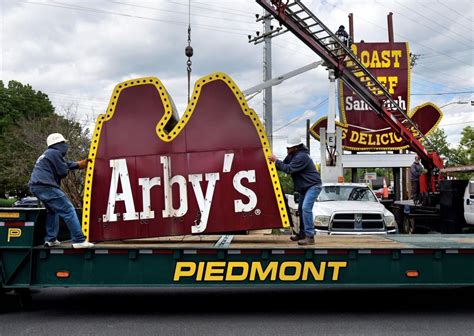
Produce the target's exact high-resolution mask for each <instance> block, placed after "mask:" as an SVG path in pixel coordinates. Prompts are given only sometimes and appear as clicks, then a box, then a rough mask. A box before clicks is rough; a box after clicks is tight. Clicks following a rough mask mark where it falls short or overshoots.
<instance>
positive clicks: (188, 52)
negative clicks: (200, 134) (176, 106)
mask: <svg viewBox="0 0 474 336" xmlns="http://www.w3.org/2000/svg"><path fill="white" fill-rule="evenodd" d="M193 53H194V52H193V47H191V0H189V23H188V46H187V47H186V49H185V54H186V56H187V57H188V61H187V62H186V65H187V70H188V103H189V101H190V99H191V98H190V94H191V72H192V69H191V65H192V64H193V62H192V61H191V57H192V56H193Z"/></svg>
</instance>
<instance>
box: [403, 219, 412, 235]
mask: <svg viewBox="0 0 474 336" xmlns="http://www.w3.org/2000/svg"><path fill="white" fill-rule="evenodd" d="M403 232H405V233H407V234H414V233H415V219H414V218H411V217H408V216H405V217H404V218H403Z"/></svg>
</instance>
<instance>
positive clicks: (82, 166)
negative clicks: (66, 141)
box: [77, 159, 92, 169]
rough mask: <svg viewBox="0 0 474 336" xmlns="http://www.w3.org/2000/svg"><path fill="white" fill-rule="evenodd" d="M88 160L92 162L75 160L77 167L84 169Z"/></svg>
mask: <svg viewBox="0 0 474 336" xmlns="http://www.w3.org/2000/svg"><path fill="white" fill-rule="evenodd" d="M89 162H92V160H91V159H85V160H81V161H77V165H78V166H79V169H86V168H87V165H88V164H89Z"/></svg>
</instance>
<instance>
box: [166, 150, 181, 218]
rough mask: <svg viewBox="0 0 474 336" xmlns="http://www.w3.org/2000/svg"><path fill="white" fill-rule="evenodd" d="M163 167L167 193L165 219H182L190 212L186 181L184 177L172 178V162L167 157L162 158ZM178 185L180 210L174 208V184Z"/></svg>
mask: <svg viewBox="0 0 474 336" xmlns="http://www.w3.org/2000/svg"><path fill="white" fill-rule="evenodd" d="M160 161H161V164H162V165H163V181H164V183H163V184H164V186H163V187H164V192H165V209H164V210H163V212H162V214H163V218H169V217H182V216H184V215H185V214H186V212H188V198H187V187H186V179H185V178H184V176H181V175H176V176H173V177H171V162H170V158H169V157H167V156H161V157H160ZM175 183H177V184H178V187H179V200H180V204H179V208H178V209H175V208H174V207H173V184H175Z"/></svg>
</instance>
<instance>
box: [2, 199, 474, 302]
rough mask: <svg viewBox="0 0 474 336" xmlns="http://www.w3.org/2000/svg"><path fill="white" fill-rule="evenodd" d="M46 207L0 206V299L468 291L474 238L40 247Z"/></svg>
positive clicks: (266, 238)
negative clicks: (46, 292)
mask: <svg viewBox="0 0 474 336" xmlns="http://www.w3.org/2000/svg"><path fill="white" fill-rule="evenodd" d="M44 218H45V210H44V209H40V208H34V209H15V208H3V209H0V281H1V282H0V284H1V289H2V291H1V293H2V294H1V295H2V296H4V295H6V294H5V293H7V292H8V291H11V290H14V291H16V292H17V293H20V296H21V295H23V296H24V297H27V295H25V293H26V294H27V293H29V290H30V289H33V288H45V287H166V286H173V287H175V286H201V287H209V286H213V287H254V286H257V287H268V286H274V287H278V286H284V287H302V286H305V287H318V286H332V287H347V286H369V287H370V286H372V287H375V286H377V287H379V286H473V285H474V236H473V235H406V236H405V235H387V236H318V237H317V240H316V244H315V245H314V246H311V247H308V246H305V247H301V246H298V245H297V244H295V243H294V242H291V241H290V240H289V239H288V236H287V235H207V236H199V235H196V236H195V235H192V236H179V237H161V238H147V239H135V240H124V241H120V242H104V243H97V244H96V245H95V248H93V249H78V250H76V249H73V248H72V246H71V244H70V243H63V244H62V245H61V246H60V247H58V248H45V247H43V246H42V244H41V243H42V238H43V233H44V223H43V221H44Z"/></svg>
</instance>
